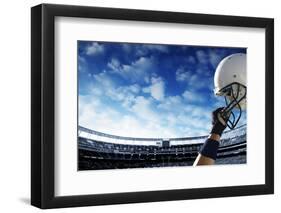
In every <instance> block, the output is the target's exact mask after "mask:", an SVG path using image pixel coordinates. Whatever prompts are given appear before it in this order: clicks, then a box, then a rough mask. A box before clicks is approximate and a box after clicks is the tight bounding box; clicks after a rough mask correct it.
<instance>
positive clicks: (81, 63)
mask: <svg viewBox="0 0 281 213" xmlns="http://www.w3.org/2000/svg"><path fill="white" fill-rule="evenodd" d="M78 71H79V72H87V62H86V60H85V58H83V57H82V56H80V55H79V56H78Z"/></svg>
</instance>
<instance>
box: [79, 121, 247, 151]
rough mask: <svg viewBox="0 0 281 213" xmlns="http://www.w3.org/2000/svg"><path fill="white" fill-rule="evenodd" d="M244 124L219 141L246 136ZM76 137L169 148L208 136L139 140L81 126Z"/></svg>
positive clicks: (202, 140)
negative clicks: (164, 143)
mask: <svg viewBox="0 0 281 213" xmlns="http://www.w3.org/2000/svg"><path fill="white" fill-rule="evenodd" d="M246 129H247V126H246V124H244V125H242V126H239V127H237V128H235V129H233V130H228V131H225V132H224V133H223V134H222V137H221V140H226V139H227V140H228V139H231V138H236V137H239V136H243V135H246ZM78 136H79V137H82V138H87V139H91V140H95V141H101V142H106V143H113V144H125V145H143V146H159V145H161V144H162V142H163V141H169V144H170V145H171V146H173V145H174V146H176V145H187V144H199V143H203V142H204V141H205V139H206V138H207V137H208V135H203V136H196V137H183V138H139V137H125V136H117V135H111V134H107V133H102V132H98V131H95V130H92V129H88V128H85V127H82V126H79V127H78Z"/></svg>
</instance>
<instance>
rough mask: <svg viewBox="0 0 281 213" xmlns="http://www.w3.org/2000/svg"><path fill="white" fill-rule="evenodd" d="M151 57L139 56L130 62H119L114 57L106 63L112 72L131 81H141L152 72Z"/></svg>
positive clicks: (152, 63)
mask: <svg viewBox="0 0 281 213" xmlns="http://www.w3.org/2000/svg"><path fill="white" fill-rule="evenodd" d="M153 65H154V61H153V58H147V57H140V58H139V59H137V60H136V61H133V62H132V63H131V64H121V63H120V61H119V60H118V59H116V58H113V59H111V61H110V62H109V63H108V64H107V66H108V67H109V68H110V70H111V72H112V73H115V74H118V75H120V76H121V77H122V78H124V79H126V80H130V81H131V82H134V83H135V82H142V81H146V79H147V78H148V77H149V76H150V75H151V74H152V70H153Z"/></svg>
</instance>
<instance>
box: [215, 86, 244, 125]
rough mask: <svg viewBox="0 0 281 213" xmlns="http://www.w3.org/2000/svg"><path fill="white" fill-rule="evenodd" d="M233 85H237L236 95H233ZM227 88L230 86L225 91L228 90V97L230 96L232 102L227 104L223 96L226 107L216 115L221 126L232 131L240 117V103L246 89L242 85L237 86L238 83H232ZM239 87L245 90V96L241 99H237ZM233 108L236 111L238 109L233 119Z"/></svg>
mask: <svg viewBox="0 0 281 213" xmlns="http://www.w3.org/2000/svg"><path fill="white" fill-rule="evenodd" d="M234 84H235V85H237V87H238V88H237V93H236V94H234V93H233V85H234ZM229 86H230V88H229V87H228V88H225V89H230V95H231V98H232V100H231V101H230V102H229V103H228V101H227V98H226V96H225V103H226V107H225V108H224V109H223V110H222V111H221V112H220V113H219V114H218V119H219V121H220V122H221V123H222V124H224V125H227V126H228V128H229V129H234V128H235V127H236V125H237V124H238V122H239V120H240V118H241V115H242V109H241V106H240V102H241V101H242V100H243V99H244V98H246V88H245V87H244V86H243V85H241V84H238V83H233V84H231V85H229ZM241 87H244V88H245V89H244V91H245V94H244V95H243V96H242V97H241V98H239V99H238V96H239V93H240V89H241ZM234 107H238V109H239V115H238V117H237V118H236V117H235V114H234V113H233V109H234Z"/></svg>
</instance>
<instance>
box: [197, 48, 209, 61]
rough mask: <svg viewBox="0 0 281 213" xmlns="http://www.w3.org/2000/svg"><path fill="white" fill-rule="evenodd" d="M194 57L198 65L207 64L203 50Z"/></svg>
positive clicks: (207, 58)
mask: <svg viewBox="0 0 281 213" xmlns="http://www.w3.org/2000/svg"><path fill="white" fill-rule="evenodd" d="M196 57H197V60H198V61H199V63H201V64H208V63H209V55H208V54H207V53H206V52H205V51H203V50H198V51H196Z"/></svg>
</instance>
